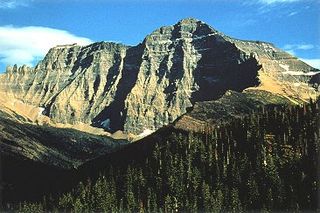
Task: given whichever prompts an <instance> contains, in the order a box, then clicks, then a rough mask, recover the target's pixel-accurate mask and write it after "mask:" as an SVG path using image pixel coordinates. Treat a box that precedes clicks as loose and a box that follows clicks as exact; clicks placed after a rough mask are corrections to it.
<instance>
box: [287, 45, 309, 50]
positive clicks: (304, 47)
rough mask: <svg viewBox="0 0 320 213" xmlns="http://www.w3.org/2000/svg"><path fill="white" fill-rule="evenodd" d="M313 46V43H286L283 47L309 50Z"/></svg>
mask: <svg viewBox="0 0 320 213" xmlns="http://www.w3.org/2000/svg"><path fill="white" fill-rule="evenodd" d="M313 48H314V45H313V44H286V45H284V47H283V49H285V50H311V49H313Z"/></svg>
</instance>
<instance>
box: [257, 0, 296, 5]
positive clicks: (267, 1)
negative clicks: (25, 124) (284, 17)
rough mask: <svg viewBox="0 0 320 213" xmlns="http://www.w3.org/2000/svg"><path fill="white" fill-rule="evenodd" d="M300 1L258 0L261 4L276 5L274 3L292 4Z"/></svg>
mask: <svg viewBox="0 0 320 213" xmlns="http://www.w3.org/2000/svg"><path fill="white" fill-rule="evenodd" d="M298 1H302V0H259V2H260V3H262V4H268V5H270V4H276V3H292V2H298Z"/></svg>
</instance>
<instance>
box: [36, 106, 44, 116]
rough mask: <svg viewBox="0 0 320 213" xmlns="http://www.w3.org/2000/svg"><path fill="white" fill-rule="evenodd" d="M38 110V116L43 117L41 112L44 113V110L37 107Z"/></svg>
mask: <svg viewBox="0 0 320 213" xmlns="http://www.w3.org/2000/svg"><path fill="white" fill-rule="evenodd" d="M38 109H39V111H38V116H41V115H43V112H44V110H45V108H44V107H38Z"/></svg>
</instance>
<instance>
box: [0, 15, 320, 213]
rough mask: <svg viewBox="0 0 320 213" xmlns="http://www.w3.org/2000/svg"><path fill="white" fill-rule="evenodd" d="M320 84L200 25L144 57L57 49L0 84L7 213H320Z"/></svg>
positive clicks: (189, 25)
mask: <svg viewBox="0 0 320 213" xmlns="http://www.w3.org/2000/svg"><path fill="white" fill-rule="evenodd" d="M319 84H320V71H319V70H317V69H315V68H312V67H310V66H309V65H307V64H305V63H304V62H302V61H300V60H298V59H297V58H295V57H293V56H291V55H290V54H288V53H286V52H284V51H282V50H280V49H278V48H277V47H275V46H274V45H272V44H270V43H267V42H260V41H243V40H239V39H234V38H231V37H229V36H227V35H224V34H223V33H221V32H219V31H217V30H215V29H214V28H212V27H210V26H209V25H207V24H206V23H204V22H201V21H199V20H196V19H193V18H188V19H183V20H181V21H179V22H178V23H177V24H175V25H173V26H167V27H161V28H159V29H157V30H155V31H154V32H152V33H151V34H150V35H148V36H147V37H146V38H145V39H144V40H143V42H141V43H140V44H138V45H136V46H127V45H123V44H117V43H113V42H98V43H93V44H90V45H88V46H79V45H77V44H70V45H60V46H57V47H54V48H52V49H50V51H49V52H48V53H47V55H46V56H45V58H44V59H43V60H42V61H40V62H39V63H38V64H37V65H36V66H35V67H34V68H31V67H27V66H21V67H18V66H16V65H15V66H13V67H8V68H7V70H6V72H5V73H4V74H1V75H0V129H1V131H0V154H1V156H0V157H1V162H0V163H1V164H2V165H0V167H1V176H0V177H1V179H0V181H1V183H0V189H3V195H4V199H3V200H2V203H3V204H6V205H8V206H7V207H6V208H4V209H5V210H6V209H8V210H12V209H16V207H17V206H13V207H12V206H10V205H11V204H13V205H16V204H18V205H19V202H21V201H24V200H27V201H32V202H37V203H38V204H39V201H40V200H41V198H42V197H43V196H44V195H45V196H47V197H46V199H49V200H48V202H47V201H46V200H45V201H44V202H43V203H44V204H41V205H44V208H45V209H46V210H52V211H54V210H55V208H56V206H57V207H58V208H60V210H74V211H78V210H79V211H91V210H92V208H97V211H100V210H102V209H104V210H106V209H105V208H107V210H106V211H122V210H133V211H138V210H144V209H148V210H149V211H154V210H165V211H170V210H177V209H178V210H181V211H183V210H191V209H192V210H195V209H197V210H204V209H206V208H208V209H209V210H211V209H212V208H218V209H220V210H221V211H224V210H225V211H229V210H232V211H236V210H240V209H238V207H239V208H240V207H241V208H242V209H245V210H248V209H268V210H273V209H277V210H284V209H291V210H293V209H295V210H297V209H315V208H316V207H315V206H316V202H315V200H316V196H315V192H316V190H315V185H314V183H315V181H316V179H315V172H314V171H315V168H316V167H317V165H316V160H315V156H318V149H317V147H318V144H317V141H318V140H317V139H318V137H319V135H318V133H319V131H318V129H317V128H318V126H319V125H317V124H318V121H319V119H318V117H319V103H318V102H317V103H314V102H313V103H312V102H310V104H309V105H306V104H305V103H306V102H309V99H311V100H312V99H316V98H317V96H319V94H320V93H319ZM301 104H304V105H303V107H300V105H301ZM295 105H298V106H295ZM152 132H154V133H152ZM151 133H152V134H151ZM149 134H151V135H150V136H147V135H149ZM129 141H135V142H134V143H130V144H128V142H129ZM260 142H261V143H260ZM213 165H214V166H213ZM198 167H199V168H200V169H198ZM239 172H240V173H239ZM103 174H105V175H106V177H107V178H108V181H106V179H103V178H104V176H103ZM234 174H236V176H235V175H234ZM288 174H292V175H288ZM101 175H102V176H101ZM87 178H89V179H90V180H93V182H92V184H91V182H90V181H89V182H86V186H84V184H80V185H79V186H78V183H79V181H82V182H83V181H85V180H86V179H87ZM177 178H180V179H179V180H178V179H177ZM99 181H100V182H99ZM145 181H147V182H145ZM113 183H114V184H113ZM99 184H100V185H99ZM108 184H109V185H108ZM141 184H142V185H141ZM143 184H145V185H143ZM179 184H180V185H179ZM145 186H148V187H147V188H146V187H145ZM251 186H252V187H251ZM92 187H96V188H94V189H93V188H92ZM185 187H187V188H185ZM250 187H251V188H250ZM109 189H110V190H109ZM180 189H181V190H184V191H182V192H181V193H179V194H180V195H179V194H176V193H178V192H179V190H180ZM278 189H279V190H278ZM99 190H100V191H99ZM103 190H104V191H103ZM145 190H147V191H145ZM222 192H223V193H222ZM63 193H64V194H63ZM79 193H80V195H79ZM146 194H148V195H150V196H149V197H150V200H149V197H143V196H142V197H141V196H140V195H146ZM0 195H1V193H0ZM51 195H53V196H54V198H52V197H51ZM195 195H196V196H195ZM204 195H206V198H208V199H207V200H206V201H204V200H202V199H201V197H205V196H204ZM105 196H107V197H105ZM112 196H113V197H112ZM114 196H116V198H115V197H114ZM183 196H184V197H183ZM297 196H298V197H299V196H300V197H307V199H301V200H299V199H298V198H297ZM123 197H124V199H122V198H123ZM282 197H283V198H282ZM118 198H120V199H118ZM247 198H248V199H249V198H250V200H249V201H247ZM88 199H89V200H90V201H88ZM99 199H102V200H101V202H100V200H99ZM109 199H115V200H114V202H111V203H113V204H112V205H113V207H112V208H111V209H108V208H109V207H108V205H111V204H110V200H109ZM91 201H92V202H93V203H94V204H92V203H91ZM151 201H152V202H154V203H153V204H152V205H151V204H150V202H151ZM233 201H235V202H236V203H235V202H233ZM210 203H212V204H214V205H213V206H210V205H211V204H210ZM38 204H31V206H29V205H28V204H25V205H26V209H24V211H28V212H37V211H40V212H42V211H43V210H42V211H41V210H37V209H34V208H37V206H38ZM87 204H90V205H92V206H90V207H88V206H86V205H87ZM102 204H104V205H105V206H101V205H102ZM137 204H139V205H140V206H137ZM209 204H210V205H209ZM39 205H40V204H39ZM45 205H49V206H45ZM50 205H51V206H50ZM123 205H125V206H123ZM232 205H235V206H232ZM287 206H290V207H288V208H287ZM20 207H21V205H20ZM22 207H23V208H24V204H23V205H22ZM233 207H234V209H230V208H233ZM23 208H22V209H23ZM123 208H124V209H123ZM159 208H160V209H159ZM162 208H165V209H162ZM235 209H236V210H235ZM22 212H23V211H22Z"/></svg>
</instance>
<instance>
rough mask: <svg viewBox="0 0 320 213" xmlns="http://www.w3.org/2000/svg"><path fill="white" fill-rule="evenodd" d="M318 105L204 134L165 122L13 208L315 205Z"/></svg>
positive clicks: (275, 111) (271, 112)
mask: <svg viewBox="0 0 320 213" xmlns="http://www.w3.org/2000/svg"><path fill="white" fill-rule="evenodd" d="M319 107H320V103H319V101H317V102H312V101H310V103H309V104H305V105H303V106H269V107H265V108H261V109H260V110H259V111H256V112H254V113H252V114H251V115H249V116H246V117H243V118H241V119H237V120H234V121H233V122H231V123H229V124H224V125H222V126H215V127H211V128H209V127H208V128H206V130H205V131H203V132H201V133H199V132H198V133H193V132H187V131H183V130H178V129H176V128H174V127H173V126H168V127H165V128H163V129H160V130H159V131H157V132H155V133H154V134H153V135H150V136H148V137H146V138H144V139H142V140H141V141H138V142H136V143H133V144H131V145H129V146H127V147H126V148H125V149H123V150H120V151H118V152H117V153H114V154H113V156H111V157H108V158H101V159H97V160H96V161H94V162H91V163H89V164H88V165H86V166H84V168H83V170H84V171H86V172H87V174H88V178H86V180H84V181H82V182H80V183H79V184H78V186H77V187H75V188H74V189H73V190H71V191H65V192H63V193H60V194H59V195H55V196H49V195H48V196H45V197H44V198H43V199H42V200H39V202H22V203H20V204H17V205H16V206H15V208H17V209H19V211H21V212H37V211H38V212H42V211H44V210H50V211H65V210H67V211H70V210H71V211H73V212H93V211H94V212H111V211H112V212H121V211H123V212H132V211H133V212H137V211H141V212H144V211H147V212H161V211H162V212H172V211H205V212H220V211H222V212H225V211H234V212H239V211H248V210H263V211H274V210H277V211H283V210H288V211H297V210H308V211H310V210H311V211H317V210H319V169H318V168H319V147H320V142H319V136H320V125H319V117H320V116H319V112H320V111H319ZM90 171H91V172H90ZM92 171H95V172H92ZM93 173H96V175H92V176H90V174H93Z"/></svg>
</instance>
